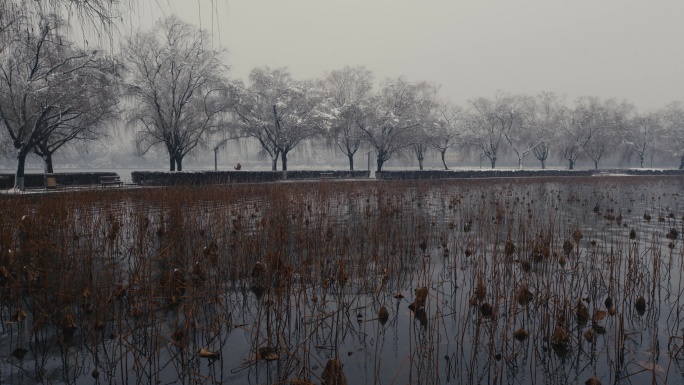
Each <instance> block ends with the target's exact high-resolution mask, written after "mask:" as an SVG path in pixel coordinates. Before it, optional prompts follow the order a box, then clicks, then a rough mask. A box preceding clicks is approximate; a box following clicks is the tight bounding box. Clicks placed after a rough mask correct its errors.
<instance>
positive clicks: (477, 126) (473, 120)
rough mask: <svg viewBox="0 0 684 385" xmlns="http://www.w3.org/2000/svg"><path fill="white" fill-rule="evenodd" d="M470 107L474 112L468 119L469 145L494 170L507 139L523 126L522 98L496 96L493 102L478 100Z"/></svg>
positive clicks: (503, 95) (483, 99) (471, 102)
mask: <svg viewBox="0 0 684 385" xmlns="http://www.w3.org/2000/svg"><path fill="white" fill-rule="evenodd" d="M470 104H471V106H472V108H473V110H474V112H473V113H471V114H470V116H469V118H468V131H469V132H468V134H469V142H470V144H471V145H472V146H474V147H476V148H477V149H478V150H480V151H481V153H482V155H484V156H486V157H487V158H488V159H489V161H490V163H491V165H492V168H495V167H496V161H497V160H498V159H499V156H500V155H501V152H502V151H503V149H504V148H505V146H506V145H507V144H508V143H509V142H511V141H510V140H509V139H508V138H507V137H508V136H510V135H512V131H513V130H516V129H517V128H518V127H519V126H520V125H521V124H522V115H521V109H522V97H521V96H518V95H509V94H504V93H498V94H497V95H496V96H495V97H494V99H493V100H492V99H487V98H482V97H481V98H477V99H475V100H471V101H470ZM519 156H520V155H519Z"/></svg>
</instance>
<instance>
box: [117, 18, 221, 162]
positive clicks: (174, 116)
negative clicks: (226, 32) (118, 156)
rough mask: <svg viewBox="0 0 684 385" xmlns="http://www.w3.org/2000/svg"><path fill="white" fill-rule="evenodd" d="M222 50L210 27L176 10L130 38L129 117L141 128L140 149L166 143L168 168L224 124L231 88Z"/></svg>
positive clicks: (128, 51)
mask: <svg viewBox="0 0 684 385" xmlns="http://www.w3.org/2000/svg"><path fill="white" fill-rule="evenodd" d="M221 54H222V52H221V51H217V50H214V49H212V48H211V45H210V40H209V37H208V35H207V33H206V32H204V31H203V30H201V29H197V28H195V27H194V26H192V25H190V24H187V23H185V22H183V21H181V20H180V19H179V18H178V17H176V16H170V17H168V18H166V19H163V20H161V21H159V22H157V24H156V26H155V27H154V29H153V30H152V31H150V32H139V33H137V34H135V35H134V36H133V37H131V38H130V39H129V40H128V42H127V45H126V47H125V49H124V57H125V59H126V61H127V63H128V66H129V67H128V78H127V92H128V95H129V96H130V97H132V98H133V100H134V101H135V103H133V105H132V106H131V108H130V115H129V123H130V124H131V125H132V126H133V127H136V128H138V129H139V131H138V132H137V138H136V145H137V149H138V151H139V153H140V154H145V153H147V152H148V151H150V149H153V148H163V149H164V150H165V151H166V152H167V153H168V156H169V170H170V171H175V170H178V171H182V170H183V158H184V157H185V156H186V155H187V154H188V153H189V152H190V151H192V150H193V149H195V148H196V147H197V146H201V145H204V144H205V143H206V141H207V140H208V138H209V136H211V135H212V134H213V133H215V132H217V131H218V130H219V129H221V128H222V123H223V119H224V118H225V116H226V113H227V112H228V111H229V109H230V107H231V106H232V99H231V95H232V93H231V90H230V88H229V87H228V85H227V82H226V80H225V78H224V72H225V70H226V68H225V66H224V65H223V64H221V60H220V57H221Z"/></svg>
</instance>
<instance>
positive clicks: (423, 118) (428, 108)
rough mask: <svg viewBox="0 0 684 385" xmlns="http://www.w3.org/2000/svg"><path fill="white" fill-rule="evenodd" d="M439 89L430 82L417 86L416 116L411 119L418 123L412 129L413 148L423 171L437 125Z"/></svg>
mask: <svg viewBox="0 0 684 385" xmlns="http://www.w3.org/2000/svg"><path fill="white" fill-rule="evenodd" d="M437 90H438V88H437V86H435V85H434V84H430V83H422V85H421V87H418V88H416V96H415V102H414V103H415V106H414V109H413V111H412V113H413V114H414V116H413V117H412V118H411V119H412V120H413V121H415V122H417V125H416V126H415V127H413V129H412V130H413V137H414V140H413V143H412V144H411V149H412V150H413V153H414V154H415V155H416V159H417V160H418V168H419V169H420V170H421V171H422V170H423V161H424V160H425V155H426V153H427V151H428V149H430V148H431V147H432V143H433V137H432V129H433V128H434V127H435V126H436V125H437V110H438V108H439V101H438V100H437Z"/></svg>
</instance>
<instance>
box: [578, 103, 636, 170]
mask: <svg viewBox="0 0 684 385" xmlns="http://www.w3.org/2000/svg"><path fill="white" fill-rule="evenodd" d="M633 108H634V107H633V106H632V105H631V104H628V103H626V102H622V103H617V102H616V101H615V100H614V99H608V100H606V101H605V102H603V103H601V101H600V100H599V99H598V98H595V97H583V98H580V99H578V101H577V106H576V107H575V114H574V118H575V122H576V124H580V125H582V126H584V128H585V133H586V135H587V136H586V140H585V141H584V145H583V148H582V150H583V152H584V153H585V154H586V155H587V157H589V159H591V160H592V161H593V162H594V168H595V169H598V165H599V162H600V161H601V159H603V157H604V156H605V155H607V154H610V153H611V152H614V151H615V150H616V149H617V148H618V147H619V146H620V144H621V142H622V141H621V139H620V137H619V135H620V131H621V130H622V128H623V127H624V126H625V117H626V116H627V114H628V113H629V112H630V111H632V110H633Z"/></svg>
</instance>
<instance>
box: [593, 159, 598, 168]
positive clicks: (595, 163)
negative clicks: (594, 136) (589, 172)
mask: <svg viewBox="0 0 684 385" xmlns="http://www.w3.org/2000/svg"><path fill="white" fill-rule="evenodd" d="M594 170H598V160H595V161H594Z"/></svg>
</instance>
